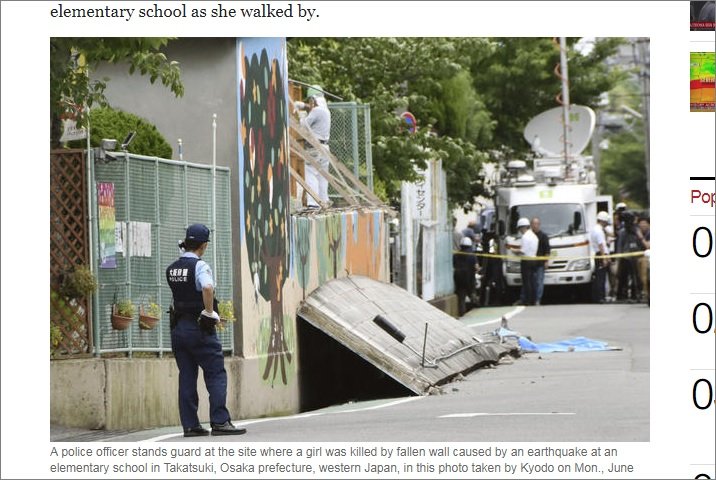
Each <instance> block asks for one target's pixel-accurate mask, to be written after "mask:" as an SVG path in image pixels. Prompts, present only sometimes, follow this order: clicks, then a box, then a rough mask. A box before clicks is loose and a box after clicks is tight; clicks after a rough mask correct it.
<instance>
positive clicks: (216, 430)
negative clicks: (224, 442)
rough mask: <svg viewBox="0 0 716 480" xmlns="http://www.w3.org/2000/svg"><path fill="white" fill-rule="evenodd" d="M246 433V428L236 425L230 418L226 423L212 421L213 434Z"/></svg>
mask: <svg viewBox="0 0 716 480" xmlns="http://www.w3.org/2000/svg"><path fill="white" fill-rule="evenodd" d="M244 433H246V429H245V428H240V427H235V426H234V424H233V423H231V421H230V420H227V421H226V422H225V423H220V424H219V423H212V424H211V434H212V435H243V434H244Z"/></svg>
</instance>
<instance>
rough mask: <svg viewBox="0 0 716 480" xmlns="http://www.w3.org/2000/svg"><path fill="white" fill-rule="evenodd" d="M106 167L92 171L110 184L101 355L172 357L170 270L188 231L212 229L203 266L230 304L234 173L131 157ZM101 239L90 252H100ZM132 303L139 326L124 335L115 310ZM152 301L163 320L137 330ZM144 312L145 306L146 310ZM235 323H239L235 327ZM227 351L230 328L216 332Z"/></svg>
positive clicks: (101, 276)
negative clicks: (110, 241) (110, 243)
mask: <svg viewBox="0 0 716 480" xmlns="http://www.w3.org/2000/svg"><path fill="white" fill-rule="evenodd" d="M106 158H107V160H106V161H101V162H100V161H97V162H96V163H95V166H94V182H95V186H97V185H99V184H100V183H104V184H108V183H111V184H112V185H113V192H114V220H115V248H116V249H121V250H122V251H121V252H116V253H115V255H114V262H104V263H113V264H114V266H113V267H109V268H107V267H106V266H105V267H102V266H101V265H100V264H99V263H98V268H97V272H98V275H97V277H98V281H99V289H98V293H97V301H96V306H97V311H96V313H95V315H94V319H93V321H94V326H95V343H96V345H97V353H107V352H127V353H129V354H130V355H131V354H132V352H139V351H141V352H159V354H161V352H168V351H171V339H170V333H169V316H168V314H167V310H168V307H169V305H170V303H171V298H172V296H171V290H170V289H169V287H168V285H167V283H166V279H165V269H166V267H167V266H168V265H169V264H170V263H171V262H173V261H174V260H175V259H176V258H177V257H178V256H179V253H180V252H179V249H178V246H177V244H178V242H179V241H180V240H181V239H183V238H184V233H185V230H186V227H187V225H189V224H192V223H203V224H205V225H207V226H208V227H209V228H210V229H212V235H211V242H210V243H209V248H208V249H207V251H206V253H205V255H204V256H203V259H204V260H206V261H207V263H209V265H210V266H211V267H212V270H213V272H214V277H215V280H216V284H217V285H216V297H217V299H218V300H232V299H233V279H232V253H231V189H230V173H229V169H228V168H225V167H216V171H215V173H216V175H215V178H214V171H213V169H212V167H211V166H209V165H201V164H190V163H186V162H177V161H173V160H166V159H159V158H155V157H144V156H140V155H134V154H124V153H108V154H107V157H106ZM214 184H215V185H216V192H215V194H216V197H215V204H216V225H215V226H213V218H214V217H213V204H214V201H213V199H212V195H213V194H214ZM94 197H95V201H94V202H93V205H95V208H94V212H93V218H94V222H93V225H94V227H93V232H98V228H99V227H98V224H99V222H98V221H97V219H98V215H99V213H98V208H97V201H96V197H97V191H96V189H95V194H94ZM99 237H100V236H99V235H94V236H93V239H92V243H93V245H92V248H93V249H94V250H93V251H94V252H100V250H101V248H102V245H100V242H99ZM120 299H129V300H130V301H131V302H132V303H133V304H134V305H135V307H136V308H135V310H136V312H135V315H134V321H132V323H131V325H130V327H129V328H128V329H126V330H115V329H114V328H113V326H112V323H111V313H112V306H113V304H114V303H115V302H116V301H118V300H120ZM149 302H155V303H157V304H159V305H160V307H161V311H162V314H161V320H160V322H159V324H158V325H157V326H156V327H155V328H154V329H151V330H144V329H142V328H140V325H139V322H138V320H137V312H138V311H139V308H140V306H146V305H148V303H149ZM145 308H146V307H145ZM237 321H238V320H237ZM219 339H220V340H221V342H222V345H223V346H224V349H225V350H233V332H232V326H231V325H229V327H228V328H227V329H225V330H224V331H223V332H221V333H219Z"/></svg>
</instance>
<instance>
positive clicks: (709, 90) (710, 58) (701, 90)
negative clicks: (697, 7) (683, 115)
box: [691, 2, 716, 112]
mask: <svg viewBox="0 0 716 480" xmlns="http://www.w3.org/2000/svg"><path fill="white" fill-rule="evenodd" d="M694 3H696V2H694ZM714 96H716V83H714V52H691V111H692V112H714V111H716V105H715V104H714Z"/></svg>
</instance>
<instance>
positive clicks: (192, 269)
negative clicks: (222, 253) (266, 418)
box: [166, 224, 246, 436]
mask: <svg viewBox="0 0 716 480" xmlns="http://www.w3.org/2000/svg"><path fill="white" fill-rule="evenodd" d="M190 240H191V241H193V242H194V243H195V244H196V243H198V244H203V243H205V242H208V241H209V229H208V228H206V226H204V225H201V224H195V225H191V226H189V228H187V231H186V241H190ZM186 241H185V242H186ZM166 278H167V283H168V284H169V287H170V288H171V290H172V296H173V297H174V302H173V310H174V313H173V318H172V329H171V338H172V352H174V358H175V359H176V362H177V366H178V367H179V417H180V419H181V423H182V426H183V427H184V436H198V435H208V434H209V431H208V430H205V429H204V428H203V427H202V426H201V424H200V423H199V416H198V415H197V410H198V408H199V395H198V393H197V378H198V376H199V367H201V369H202V371H203V372H204V383H205V384H206V389H207V390H208V392H209V418H210V420H211V427H212V430H211V434H212V435H237V434H242V433H245V432H246V429H243V428H236V427H234V425H232V423H231V419H230V416H229V411H228V410H227V408H226V387H227V380H226V369H225V368H224V354H223V352H222V349H221V342H219V338H218V337H217V335H216V327H215V324H214V319H211V318H207V317H205V316H204V315H202V311H203V310H204V297H203V294H202V290H203V288H205V287H207V286H215V284H214V280H213V278H212V274H211V269H210V268H209V265H208V264H207V263H206V262H205V261H203V260H201V259H200V258H199V256H198V255H197V254H196V253H194V252H191V251H189V252H185V253H184V254H182V256H181V257H179V259H177V260H176V261H175V262H174V263H172V264H171V265H169V267H167V270H166ZM213 302H214V305H213V310H214V311H216V310H217V302H216V299H213ZM200 318H201V319H202V322H201V323H200V322H199V319H200Z"/></svg>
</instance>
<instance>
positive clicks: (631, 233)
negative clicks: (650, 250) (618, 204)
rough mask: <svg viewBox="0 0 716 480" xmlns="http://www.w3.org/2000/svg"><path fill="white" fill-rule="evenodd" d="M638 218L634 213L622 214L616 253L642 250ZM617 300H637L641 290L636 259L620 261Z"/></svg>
mask: <svg viewBox="0 0 716 480" xmlns="http://www.w3.org/2000/svg"><path fill="white" fill-rule="evenodd" d="M635 220H636V217H635V215H634V214H633V213H632V212H629V211H624V212H622V214H621V223H622V225H621V228H620V229H619V233H618V234H617V243H616V253H634V252H639V251H641V250H642V248H641V242H640V241H639V237H638V236H637V233H636V231H637V229H638V227H637V226H636V224H635ZM617 277H618V279H617V284H618V287H617V300H633V301H635V300H637V299H638V296H639V291H640V290H641V286H640V282H639V276H638V270H637V260H636V257H623V258H620V259H619V265H618V267H617Z"/></svg>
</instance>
